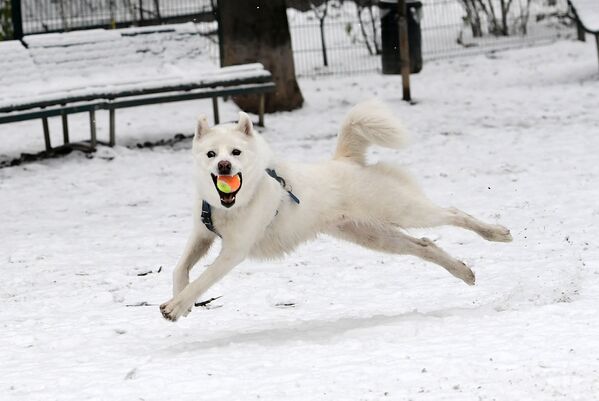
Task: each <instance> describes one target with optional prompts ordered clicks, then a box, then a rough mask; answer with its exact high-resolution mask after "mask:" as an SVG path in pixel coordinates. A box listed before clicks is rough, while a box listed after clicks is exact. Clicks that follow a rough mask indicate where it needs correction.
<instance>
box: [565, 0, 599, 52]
mask: <svg viewBox="0 0 599 401" xmlns="http://www.w3.org/2000/svg"><path fill="white" fill-rule="evenodd" d="M568 3H569V4H570V9H571V10H572V12H573V14H574V18H575V19H576V26H577V28H578V39H579V40H582V41H584V40H585V33H590V34H591V35H594V36H595V43H596V44H597V57H598V58H599V0H568Z"/></svg>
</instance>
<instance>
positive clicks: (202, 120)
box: [194, 114, 209, 139]
mask: <svg viewBox="0 0 599 401" xmlns="http://www.w3.org/2000/svg"><path fill="white" fill-rule="evenodd" d="M208 128H209V127H208V118H207V117H206V116H205V115H204V114H200V116H199V117H198V123H197V125H196V132H195V137H194V138H195V139H200V138H201V137H202V135H205V134H206V131H208Z"/></svg>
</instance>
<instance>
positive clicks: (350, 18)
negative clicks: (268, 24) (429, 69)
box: [288, 0, 574, 76]
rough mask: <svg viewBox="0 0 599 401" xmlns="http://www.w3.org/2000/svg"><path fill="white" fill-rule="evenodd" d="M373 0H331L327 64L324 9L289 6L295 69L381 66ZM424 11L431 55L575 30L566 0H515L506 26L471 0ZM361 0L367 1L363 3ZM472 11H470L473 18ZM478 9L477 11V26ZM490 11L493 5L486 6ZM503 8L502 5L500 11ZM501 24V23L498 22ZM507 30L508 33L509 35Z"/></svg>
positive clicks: (432, 2) (342, 70)
mask: <svg viewBox="0 0 599 401" xmlns="http://www.w3.org/2000/svg"><path fill="white" fill-rule="evenodd" d="M372 3H373V2H368V1H356V2H350V1H344V2H343V3H340V2H337V1H329V2H328V13H327V17H326V18H325V20H324V30H323V31H324V38H325V47H326V55H327V64H328V65H327V66H325V65H324V57H323V46H322V41H321V32H322V31H321V28H320V22H321V21H320V19H319V18H318V16H319V15H320V16H322V15H323V14H322V8H323V7H324V6H323V5H321V6H320V8H321V10H320V11H319V10H314V11H307V12H298V11H295V10H289V12H288V17H289V26H290V30H291V37H292V43H293V52H294V58H295V66H296V72H297V73H298V75H300V76H312V75H321V74H348V73H360V72H365V71H380V70H381V60H380V56H379V55H377V53H378V51H377V50H380V46H381V45H380V43H381V40H380V33H381V28H380V10H379V8H378V7H377V6H376V5H371V6H369V5H368V4H372ZM422 3H423V7H422V13H421V15H420V16H419V18H420V25H421V31H422V52H423V57H424V60H425V62H426V61H427V60H433V59H439V58H446V57H456V56H463V55H469V54H477V53H484V52H489V51H494V50H501V49H507V48H514V47H523V46H530V45H534V44H539V43H543V42H550V41H554V40H556V39H558V38H560V37H569V36H572V35H573V33H574V30H573V28H572V23H571V21H570V20H569V19H568V18H567V17H566V15H567V13H568V5H567V1H566V0H521V1H517V0H515V1H512V2H511V4H512V5H511V8H510V12H509V13H508V14H507V15H506V19H505V22H506V24H505V25H506V27H505V28H506V30H505V32H502V31H500V28H503V27H502V26H501V25H502V23H501V22H502V20H501V15H496V18H495V20H493V19H492V15H487V14H486V13H485V12H484V11H483V10H481V9H480V8H479V9H477V10H468V9H467V7H466V6H467V5H469V4H475V1H471V0H422ZM477 3H478V4H481V3H482V4H485V3H486V4H494V5H496V6H497V7H496V9H495V10H499V9H500V7H499V2H498V0H478V2H477ZM358 4H362V5H364V4H366V6H361V7H359V6H358ZM468 12H470V14H471V17H470V18H468ZM473 12H478V25H479V26H478V28H480V29H479V30H477V29H476V28H477V26H476V24H474V25H475V26H474V28H473V22H474V23H476V21H477V20H476V18H475V16H472V14H473ZM487 12H489V13H490V11H489V10H488V9H487ZM496 12H497V13H499V11H496ZM498 25H499V27H498ZM506 33H507V35H505V34H506Z"/></svg>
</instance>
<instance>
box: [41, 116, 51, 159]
mask: <svg viewBox="0 0 599 401" xmlns="http://www.w3.org/2000/svg"><path fill="white" fill-rule="evenodd" d="M42 125H43V126H44V142H45V144H46V150H47V151H51V150H52V144H51V143H50V127H48V117H43V118H42Z"/></svg>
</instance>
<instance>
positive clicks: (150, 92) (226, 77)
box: [0, 23, 274, 149]
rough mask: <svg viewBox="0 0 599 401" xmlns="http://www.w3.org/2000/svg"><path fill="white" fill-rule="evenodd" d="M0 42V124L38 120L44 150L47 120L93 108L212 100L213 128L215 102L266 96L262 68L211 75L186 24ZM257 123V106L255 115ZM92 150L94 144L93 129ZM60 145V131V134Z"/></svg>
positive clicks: (203, 45)
mask: <svg viewBox="0 0 599 401" xmlns="http://www.w3.org/2000/svg"><path fill="white" fill-rule="evenodd" d="M23 41H24V43H25V44H26V46H27V47H28V49H26V48H25V47H23V45H21V43H20V42H18V41H12V42H1V43H0V55H2V57H0V67H2V68H3V70H2V71H3V72H4V71H8V72H7V73H5V74H3V75H0V85H1V86H2V88H3V89H2V91H0V123H6V122H13V121H22V120H25V119H33V118H42V119H43V122H44V137H45V138H46V139H47V141H46V147H47V148H48V149H51V145H50V143H49V134H48V132H47V120H46V119H47V118H48V117H52V116H63V124H65V125H66V124H67V120H66V115H68V114H71V113H76V112H83V111H89V112H90V121H91V120H95V117H94V116H93V112H94V111H95V110H98V109H107V110H109V111H110V113H111V115H110V119H111V121H110V127H111V130H110V135H111V137H110V144H113V143H114V110H115V109H117V108H124V107H134V106H141V105H145V104H153V103H162V102H169V101H180V100H191V99H198V98H208V97H210V98H212V99H213V108H214V114H215V120H216V122H218V103H217V97H218V96H226V95H227V96H228V95H235V94H243V93H259V94H261V95H262V101H261V103H263V95H264V92H267V91H271V90H274V83H273V82H272V77H271V74H270V72H268V71H267V70H265V69H264V67H263V66H262V64H246V65H239V66H232V67H224V68H215V67H214V65H213V64H212V62H211V61H210V56H209V54H208V52H209V46H208V43H207V39H206V38H204V37H202V36H201V35H199V34H198V32H197V30H196V26H195V25H194V24H193V23H187V24H178V25H164V26H159V27H145V28H127V29H120V30H104V29H96V30H89V31H76V32H69V33H57V34H43V35H31V36H26V37H25V38H24V39H23ZM260 123H263V107H262V108H261V111H260ZM91 129H92V141H91V142H92V145H95V142H96V140H95V125H94V126H92V127H91ZM64 133H65V135H64V139H65V144H66V143H67V142H68V126H65V127H64Z"/></svg>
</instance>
